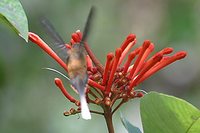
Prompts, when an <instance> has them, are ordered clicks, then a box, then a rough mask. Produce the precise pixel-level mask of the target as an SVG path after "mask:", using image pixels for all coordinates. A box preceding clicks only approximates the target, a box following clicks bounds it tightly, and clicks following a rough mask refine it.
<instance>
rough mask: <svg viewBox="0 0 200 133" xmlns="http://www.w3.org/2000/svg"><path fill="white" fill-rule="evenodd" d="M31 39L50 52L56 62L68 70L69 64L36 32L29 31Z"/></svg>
mask: <svg viewBox="0 0 200 133" xmlns="http://www.w3.org/2000/svg"><path fill="white" fill-rule="evenodd" d="M28 36H29V40H31V41H32V42H33V43H35V44H37V45H38V46H39V47H40V48H42V49H43V50H44V51H45V52H46V53H47V54H49V55H50V56H51V57H52V58H53V59H54V60H56V62H58V63H59V64H60V65H61V67H63V68H64V69H65V70H66V71H67V65H66V63H65V62H63V61H62V59H61V58H60V57H59V56H58V55H57V54H56V53H55V52H54V51H53V50H52V49H51V48H50V47H49V46H48V45H47V44H46V43H45V42H44V41H43V40H42V39H41V38H40V37H39V36H38V35H36V34H35V33H32V32H29V35H28Z"/></svg>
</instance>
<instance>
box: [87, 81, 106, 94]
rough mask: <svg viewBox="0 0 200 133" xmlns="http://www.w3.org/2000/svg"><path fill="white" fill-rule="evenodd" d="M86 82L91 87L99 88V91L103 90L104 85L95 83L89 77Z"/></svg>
mask: <svg viewBox="0 0 200 133" xmlns="http://www.w3.org/2000/svg"><path fill="white" fill-rule="evenodd" d="M88 84H89V85H90V86H92V87H95V88H98V89H100V90H101V91H104V90H105V87H104V86H102V85H100V84H98V83H96V82H95V81H93V80H91V79H88Z"/></svg>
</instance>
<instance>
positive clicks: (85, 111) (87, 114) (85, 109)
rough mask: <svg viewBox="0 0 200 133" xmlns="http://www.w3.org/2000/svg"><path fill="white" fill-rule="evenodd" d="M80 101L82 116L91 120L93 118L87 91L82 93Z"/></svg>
mask: <svg viewBox="0 0 200 133" xmlns="http://www.w3.org/2000/svg"><path fill="white" fill-rule="evenodd" d="M80 101H81V116H82V118H83V119H86V120H89V119H91V114H90V110H89V108H88V104H87V101H86V97H85V93H83V94H81V95H80Z"/></svg>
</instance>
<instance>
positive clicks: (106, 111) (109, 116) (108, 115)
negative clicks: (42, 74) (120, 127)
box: [104, 107, 115, 133]
mask: <svg viewBox="0 0 200 133" xmlns="http://www.w3.org/2000/svg"><path fill="white" fill-rule="evenodd" d="M104 118H105V120H106V124H107V128H108V132H109V133H114V132H115V131H114V127H113V121H112V110H111V108H110V107H105V109H104Z"/></svg>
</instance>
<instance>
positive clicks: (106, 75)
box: [102, 53, 114, 86]
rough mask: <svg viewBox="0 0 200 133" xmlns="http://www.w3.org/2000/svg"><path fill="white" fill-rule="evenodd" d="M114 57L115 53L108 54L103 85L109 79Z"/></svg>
mask: <svg viewBox="0 0 200 133" xmlns="http://www.w3.org/2000/svg"><path fill="white" fill-rule="evenodd" d="M113 57H114V55H113V53H109V54H108V55H107V60H106V65H105V70H104V73H103V81H102V85H103V86H104V85H105V84H106V81H107V79H108V72H109V67H110V64H111V61H112V59H113Z"/></svg>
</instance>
